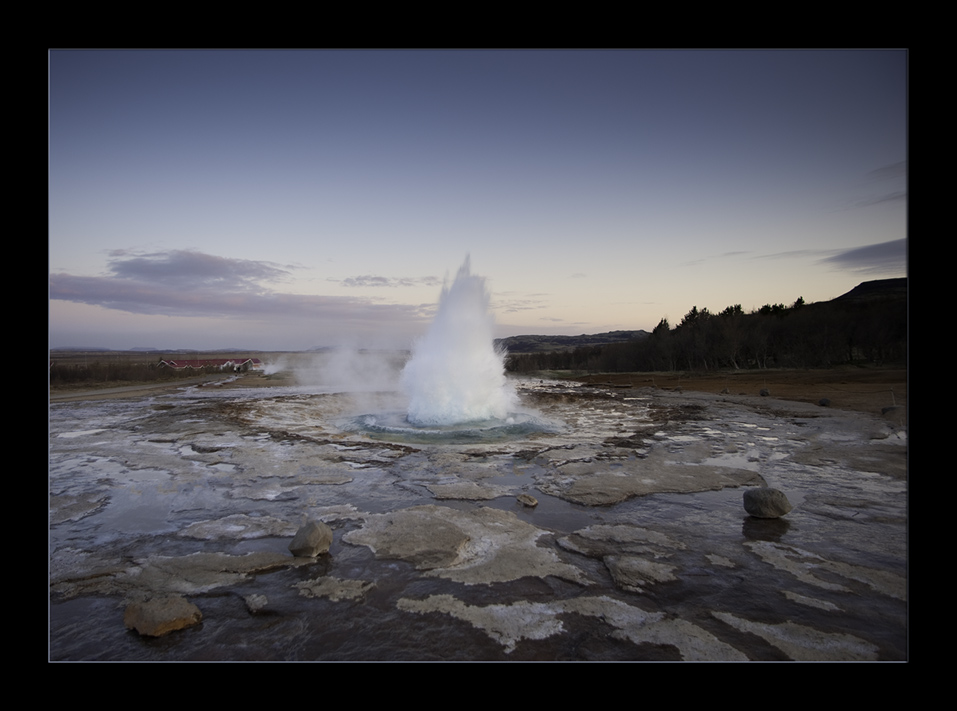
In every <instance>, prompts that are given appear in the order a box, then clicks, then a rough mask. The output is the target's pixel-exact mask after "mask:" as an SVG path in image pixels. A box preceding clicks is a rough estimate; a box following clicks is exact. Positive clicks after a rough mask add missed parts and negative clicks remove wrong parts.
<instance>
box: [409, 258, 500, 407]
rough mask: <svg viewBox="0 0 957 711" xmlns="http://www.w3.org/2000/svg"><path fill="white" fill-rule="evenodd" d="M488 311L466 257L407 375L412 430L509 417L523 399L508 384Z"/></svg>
mask: <svg viewBox="0 0 957 711" xmlns="http://www.w3.org/2000/svg"><path fill="white" fill-rule="evenodd" d="M488 305H489V295H488V291H487V290H486V289H485V279H483V278H482V277H477V276H472V274H471V272H470V268H469V258H468V257H466V258H465V263H464V264H463V265H462V267H461V268H460V269H459V272H458V274H457V275H456V277H455V281H454V282H453V283H452V286H451V287H443V289H442V295H441V297H440V299H439V312H438V314H437V315H436V317H435V320H434V321H433V322H432V325H431V326H430V327H429V330H428V332H427V333H426V334H425V336H424V337H423V338H422V339H420V340H419V341H417V342H416V343H415V345H414V346H413V349H412V358H411V360H410V361H409V362H408V364H407V365H406V366H405V369H404V370H403V371H402V387H403V390H404V391H405V392H406V394H407V395H408V396H409V409H408V420H409V422H411V423H412V424H414V425H419V426H422V425H454V424H459V423H463V422H477V421H484V420H493V419H498V420H507V418H508V417H509V413H510V412H511V411H512V409H513V407H514V405H515V403H516V400H517V396H516V394H515V391H514V390H513V389H512V388H511V387H510V385H509V384H508V382H507V381H506V378H505V353H504V352H503V351H499V350H496V348H495V345H494V341H493V334H492V328H493V323H494V322H493V319H492V316H491V314H490V313H489V310H488Z"/></svg>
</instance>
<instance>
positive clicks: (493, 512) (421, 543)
mask: <svg viewBox="0 0 957 711" xmlns="http://www.w3.org/2000/svg"><path fill="white" fill-rule="evenodd" d="M547 533H548V532H547V531H545V530H543V529H540V528H536V527H535V526H532V525H531V524H528V523H526V522H524V521H522V520H521V519H520V518H518V517H517V516H516V515H515V514H513V513H511V512H507V511H500V510H498V509H492V508H487V507H483V508H479V509H476V510H474V511H460V510H457V509H452V508H446V507H443V506H434V505H428V506H416V507H412V508H408V509H403V510H401V511H395V512H392V513H387V514H379V515H374V516H370V517H369V518H368V519H367V520H366V523H365V525H364V526H363V527H362V528H361V529H360V530H358V531H352V532H350V533H348V534H346V535H345V536H343V540H344V541H345V542H346V543H351V544H353V545H364V546H368V547H369V548H370V549H372V550H373V551H374V552H375V554H376V556H379V557H383V558H400V559H402V560H405V561H408V562H409V563H412V564H413V565H415V566H416V568H418V569H420V570H427V571H429V572H428V574H429V575H434V576H439V577H443V578H448V579H450V580H455V581H458V582H462V583H466V584H478V583H493V582H507V581H510V580H517V579H519V578H522V577H526V576H532V577H546V576H548V575H555V576H557V577H560V578H564V579H566V580H572V581H575V582H587V579H586V577H585V576H584V574H583V572H582V571H581V569H579V568H577V567H574V566H571V565H568V564H566V563H563V562H562V561H561V560H560V559H559V558H558V556H557V555H556V554H555V552H554V551H553V550H551V549H548V548H544V547H540V546H538V545H537V541H538V539H539V538H540V537H542V536H544V535H546V534H547Z"/></svg>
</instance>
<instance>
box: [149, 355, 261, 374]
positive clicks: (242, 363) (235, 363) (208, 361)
mask: <svg viewBox="0 0 957 711" xmlns="http://www.w3.org/2000/svg"><path fill="white" fill-rule="evenodd" d="M160 365H163V366H166V367H167V368H173V369H174V370H186V369H187V368H190V369H193V370H199V369H200V368H219V369H220V370H226V371H229V370H231V371H233V372H234V373H245V372H246V371H247V370H262V368H263V363H262V361H261V360H259V358H205V359H201V360H161V361H160Z"/></svg>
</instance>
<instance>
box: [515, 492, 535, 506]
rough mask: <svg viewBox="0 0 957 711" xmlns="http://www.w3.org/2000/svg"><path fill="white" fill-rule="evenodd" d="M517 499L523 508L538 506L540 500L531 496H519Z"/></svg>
mask: <svg viewBox="0 0 957 711" xmlns="http://www.w3.org/2000/svg"><path fill="white" fill-rule="evenodd" d="M515 498H516V499H518V503H520V504H521V505H522V506H528V507H529V508H534V507H536V506H538V499H536V498H535V497H534V496H531V495H530V494H519V495H518V496H516V497H515Z"/></svg>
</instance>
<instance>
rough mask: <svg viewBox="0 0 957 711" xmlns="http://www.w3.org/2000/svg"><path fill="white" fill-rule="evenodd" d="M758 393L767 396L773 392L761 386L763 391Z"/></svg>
mask: <svg viewBox="0 0 957 711" xmlns="http://www.w3.org/2000/svg"><path fill="white" fill-rule="evenodd" d="M758 394H759V395H760V396H761V397H767V396H768V395H770V394H771V391H770V390H768V389H767V388H761V392H760V393H758Z"/></svg>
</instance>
